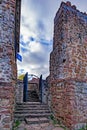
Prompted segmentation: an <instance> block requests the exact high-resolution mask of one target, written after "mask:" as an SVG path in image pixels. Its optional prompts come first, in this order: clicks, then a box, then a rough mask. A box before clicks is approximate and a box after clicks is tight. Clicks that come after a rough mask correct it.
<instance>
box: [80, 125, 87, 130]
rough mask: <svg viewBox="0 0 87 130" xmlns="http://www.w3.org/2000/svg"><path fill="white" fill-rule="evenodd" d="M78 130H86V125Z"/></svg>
mask: <svg viewBox="0 0 87 130" xmlns="http://www.w3.org/2000/svg"><path fill="white" fill-rule="evenodd" d="M79 130H87V125H86V126H84V127H82V128H80V129H79Z"/></svg>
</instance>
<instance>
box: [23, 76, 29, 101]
mask: <svg viewBox="0 0 87 130" xmlns="http://www.w3.org/2000/svg"><path fill="white" fill-rule="evenodd" d="M23 83H24V90H23V102H26V101H27V88H28V73H26V74H25V76H24V79H23Z"/></svg>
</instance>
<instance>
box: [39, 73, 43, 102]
mask: <svg viewBox="0 0 87 130" xmlns="http://www.w3.org/2000/svg"><path fill="white" fill-rule="evenodd" d="M42 82H43V80H42V75H41V76H40V79H39V100H40V102H42Z"/></svg>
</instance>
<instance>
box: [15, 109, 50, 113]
mask: <svg viewBox="0 0 87 130" xmlns="http://www.w3.org/2000/svg"><path fill="white" fill-rule="evenodd" d="M16 113H50V111H49V110H45V109H41V110H27V109H26V110H16V111H15V114H16Z"/></svg>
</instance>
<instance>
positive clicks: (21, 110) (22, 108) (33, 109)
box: [15, 102, 51, 124]
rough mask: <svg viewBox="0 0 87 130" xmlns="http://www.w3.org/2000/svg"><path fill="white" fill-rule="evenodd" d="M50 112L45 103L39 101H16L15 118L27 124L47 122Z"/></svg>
mask: <svg viewBox="0 0 87 130" xmlns="http://www.w3.org/2000/svg"><path fill="white" fill-rule="evenodd" d="M50 114H51V112H50V110H49V108H48V106H47V105H46V104H42V103H40V102H24V103H17V104H16V110H15V120H20V121H25V122H26V123H27V124H41V123H49V117H50Z"/></svg>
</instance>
